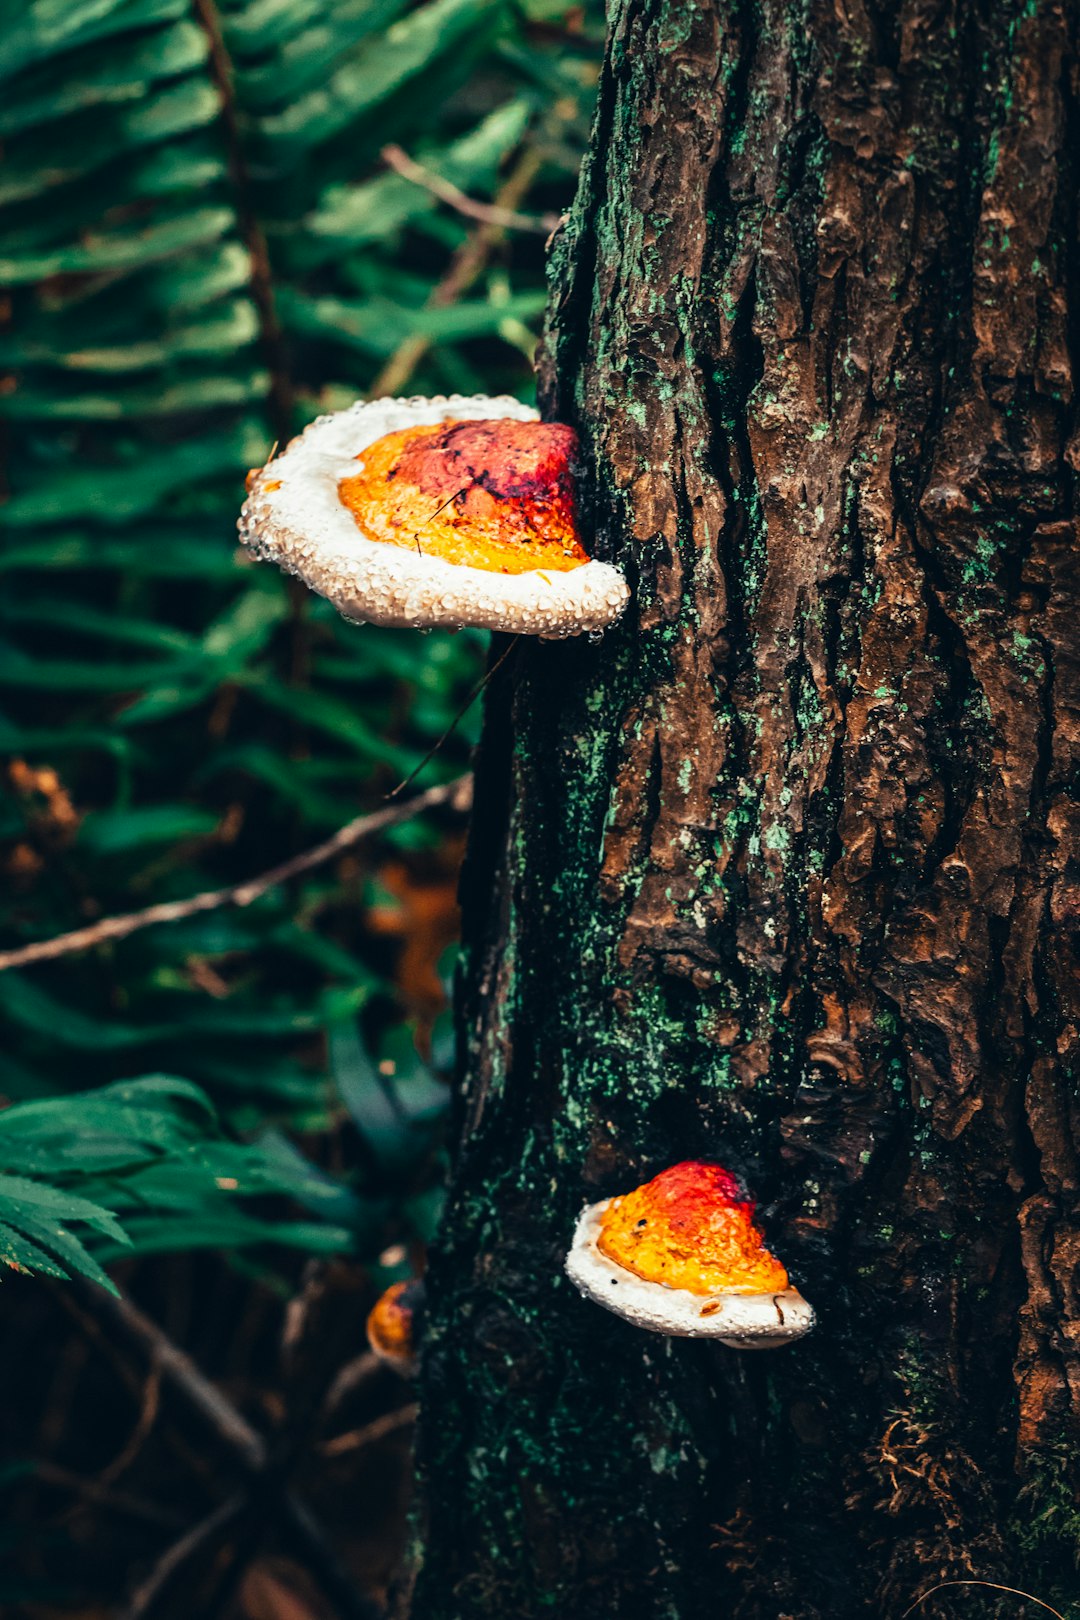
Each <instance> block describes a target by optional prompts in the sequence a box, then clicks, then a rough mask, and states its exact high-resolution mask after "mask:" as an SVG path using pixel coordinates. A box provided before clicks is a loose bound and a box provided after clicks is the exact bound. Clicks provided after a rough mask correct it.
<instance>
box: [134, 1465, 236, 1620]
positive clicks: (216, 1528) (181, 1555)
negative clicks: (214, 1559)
mask: <svg viewBox="0 0 1080 1620" xmlns="http://www.w3.org/2000/svg"><path fill="white" fill-rule="evenodd" d="M246 1507H247V1493H246V1492H245V1491H237V1492H236V1494H235V1495H233V1496H230V1497H228V1498H227V1499H226V1501H224V1502H222V1503H221V1504H220V1506H218V1507H216V1508H214V1510H213V1511H212V1512H211V1513H208V1514H207V1516H206V1518H204V1519H200V1520H199V1522H198V1524H194V1525H192V1527H191V1529H190V1530H185V1532H184V1534H183V1535H182V1536H180V1537H179V1538H178V1539H177V1540H176V1541H174V1542H173V1543H172V1544H171V1546H169V1547H167V1548H166V1549H165V1551H164V1552H163V1553H162V1555H161V1557H160V1558H159V1559H158V1560H157V1563H156V1564H155V1565H154V1567H153V1569H152V1570H151V1571H150V1573H149V1575H147V1577H146V1579H145V1580H143V1581H141V1582H140V1583H139V1585H138V1586H137V1587H136V1588H135V1590H134V1592H133V1593H132V1595H131V1601H130V1602H129V1604H128V1606H127V1608H126V1610H125V1611H124V1620H146V1616H147V1615H149V1614H151V1613H152V1612H153V1610H154V1609H155V1608H156V1607H157V1605H158V1603H159V1602H160V1601H161V1599H162V1598H163V1597H164V1596H165V1595H166V1593H167V1592H168V1590H169V1588H170V1587H171V1586H172V1585H173V1583H174V1582H175V1581H177V1580H178V1579H179V1577H180V1575H181V1574H183V1573H185V1572H186V1570H187V1567H188V1565H189V1564H190V1563H191V1562H192V1561H193V1559H195V1558H197V1557H198V1555H199V1554H200V1553H201V1552H203V1551H204V1549H207V1548H209V1547H211V1546H213V1544H214V1543H215V1542H216V1541H217V1540H218V1538H219V1537H220V1536H223V1535H225V1534H226V1533H227V1532H228V1531H229V1530H231V1529H232V1527H233V1525H234V1524H236V1523H237V1521H238V1520H239V1519H240V1518H241V1516H242V1515H243V1513H244V1510H245V1508H246Z"/></svg>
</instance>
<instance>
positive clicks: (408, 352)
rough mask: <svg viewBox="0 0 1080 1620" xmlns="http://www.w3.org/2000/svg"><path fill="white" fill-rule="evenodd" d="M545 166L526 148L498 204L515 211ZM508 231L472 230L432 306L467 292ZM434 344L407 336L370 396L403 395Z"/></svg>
mask: <svg viewBox="0 0 1080 1620" xmlns="http://www.w3.org/2000/svg"><path fill="white" fill-rule="evenodd" d="M542 167H543V159H542V158H541V156H540V154H539V152H538V151H537V150H536V148H535V147H533V146H529V147H526V148H525V150H524V151H523V152H522V154H521V156H520V157H519V158H518V160H517V162H516V163H515V164H514V167H513V168H512V169H511V171H510V173H509V174H508V175H507V177H506V180H505V182H504V184H503V185H501V186H500V187H499V190H498V191H497V192H496V194H495V206H496V207H498V208H503V209H507V210H509V211H510V212H513V211H514V209H515V208H516V206H517V204H518V203H519V202H522V201H523V200H524V198H525V197H526V196H527V195H528V191H529V187H530V186H531V185H532V183H533V181H534V180H535V179H536V176H537V175H538V174H539V172H540V170H541V168H542ZM505 236H506V232H505V230H504V229H503V227H502V226H501V225H492V224H486V225H480V226H478V227H477V229H476V230H475V231H472V232H470V234H469V236H468V238H467V239H466V240H465V241H464V242H463V243H462V244H461V246H460V247H459V248H458V250H457V252H456V253H455V254H454V256H453V258H452V259H451V260H450V265H449V268H448V269H447V271H446V274H445V275H444V276H443V278H442V280H441V281H440V282H439V284H438V286H437V287H436V288H435V289H434V291H433V292H432V294H431V296H430V298H429V299H428V301H427V302H428V307H429V308H431V309H447V308H449V307H450V305H451V304H456V303H457V301H458V299H459V298H461V297H462V295H463V294H464V293H466V292H468V290H469V288H470V287H471V286H472V285H473V283H474V281H476V280H477V278H478V277H479V275H480V272H481V271H482V270H483V268H484V266H485V264H486V263H487V261H488V259H489V257H490V256H491V252H492V250H493V249H494V248H496V247H497V246H498V245H499V243H500V242H502V241H503V240H504V238H505ZM430 347H431V339H430V338H429V337H425V336H424V335H423V333H421V332H414V333H413V334H412V336H411V337H407V338H406V339H405V341H404V342H403V343H401V344H400V345H399V346H398V348H397V349H395V351H394V353H393V354H392V355H391V356H390V358H389V360H388V361H387V362H386V364H385V366H384V367H383V369H382V370H381V371H380V372H379V374H378V376H377V377H376V378H375V380H374V382H373V383H372V384H371V390H370V397H371V398H372V399H378V398H379V397H380V395H382V394H400V393H401V392H402V391H403V390H404V388H405V386H406V384H407V383H408V381H409V378H410V377H411V376H412V374H413V372H414V371H415V370H416V368H417V366H418V365H419V364H420V362H421V360H422V359H423V358H424V356H425V354H426V353H427V351H428V350H429V349H430Z"/></svg>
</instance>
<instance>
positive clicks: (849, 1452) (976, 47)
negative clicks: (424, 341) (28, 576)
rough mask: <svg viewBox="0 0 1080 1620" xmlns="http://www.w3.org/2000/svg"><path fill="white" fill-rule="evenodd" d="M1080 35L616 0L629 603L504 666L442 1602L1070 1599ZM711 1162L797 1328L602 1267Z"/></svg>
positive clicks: (449, 1617) (1079, 743) (843, 4)
mask: <svg viewBox="0 0 1080 1620" xmlns="http://www.w3.org/2000/svg"><path fill="white" fill-rule="evenodd" d="M1077 23H1078V15H1077V5H1076V0H904V3H903V4H900V5H896V6H893V5H890V4H887V3H884V0H839V3H835V4H834V3H831V0H753V3H751V0H724V3H721V0H715V3H712V4H710V3H707V0H615V3H614V4H613V7H612V14H611V18H610V40H609V49H608V55H607V60H606V65H605V69H604V74H603V80H602V84H601V87H600V102H599V112H598V117H597V123H596V128H595V133H594V140H593V146H592V151H591V155H590V158H589V161H588V163H587V165H586V169H585V172H584V174H583V177H582V181H581V187H580V192H579V196H578V199H577V203H576V206H575V208H574V211H573V214H572V216H571V218H570V220H569V222H568V224H567V226H566V228H565V230H564V231H563V232H562V233H561V235H560V238H559V240H558V242H557V244H556V247H555V250H554V254H553V281H552V301H551V315H550V325H549V333H548V339H547V345H546V351H545V357H544V361H543V364H542V368H541V370H542V396H543V399H544V403H545V407H546V411H547V414H548V415H549V416H551V417H554V418H558V419H561V420H563V421H570V422H573V423H574V424H575V425H576V426H577V427H578V428H579V429H580V431H581V433H582V436H583V439H584V442H585V445H586V448H587V453H588V459H589V472H588V475H587V478H586V485H587V487H588V488H589V489H590V490H592V491H593V492H594V496H595V511H594V523H595V533H596V549H597V551H598V553H599V554H600V555H602V556H609V557H612V558H615V559H617V560H619V561H620V562H621V563H622V564H624V565H625V566H626V568H627V569H628V571H629V573H630V574H631V576H632V579H633V581H634V584H635V602H634V606H633V608H632V610H631V613H630V615H629V616H628V618H627V621H626V622H625V623H624V624H623V625H621V626H620V627H619V628H618V629H617V630H615V631H614V632H612V633H609V634H608V635H607V636H606V637H605V638H604V639H603V642H602V643H601V644H599V645H589V644H582V645H559V646H544V645H530V646H527V647H526V646H522V647H521V648H519V649H518V650H517V651H516V653H515V655H514V657H513V658H512V659H510V660H508V661H507V663H506V664H505V666H504V667H503V669H502V670H501V671H500V674H499V676H498V677H497V678H496V680H495V682H494V683H493V686H492V689H491V691H490V693H489V712H488V716H487V721H486V729H485V734H484V740H483V745H482V749H481V756H480V762H479V776H478V788H477V803H476V812H475V823H474V828H473V833H472V841H471V847H470V853H469V857H468V862H467V867H466V871H465V875H464V899H465V906H466V956H465V971H464V984H463V989H462V995H461V1003H460V1006H461V1020H462V1031H463V1042H464V1048H465V1060H464V1073H463V1080H462V1087H461V1093H460V1106H459V1119H458V1127H459V1136H458V1147H457V1155H456V1163H455V1167H454V1176H453V1184H452V1189H451V1196H450V1203H449V1212H448V1215H447V1219H446V1225H445V1230H444V1233H443V1236H442V1239H441V1242H440V1244H439V1246H438V1248H437V1250H436V1252H435V1254H434V1255H433V1257H432V1261H431V1265H430V1271H429V1279H430V1295H431V1300H432V1305H431V1320H430V1325H429V1342H428V1351H427V1360H426V1370H425V1376H424V1389H423V1393H424V1417H423V1425H422V1439H421V1452H420V1456H421V1468H422V1479H423V1486H424V1492H425V1508H424V1520H425V1525H424V1534H425V1542H424V1551H423V1557H422V1561H421V1565H420V1571H419V1576H418V1579H417V1582H416V1586H415V1591H414V1598H413V1614H414V1616H415V1617H416V1620H473V1617H481V1616H482V1617H491V1620H495V1617H498V1620H510V1617H513V1620H528V1617H531V1616H539V1615H541V1614H543V1615H551V1614H557V1615H558V1616H559V1617H560V1620H579V1617H580V1620H585V1617H588V1620H611V1617H616V1616H618V1617H623V1616H635V1617H636V1616H650V1617H679V1620H691V1617H692V1620H698V1617H705V1616H709V1617H715V1616H721V1615H724V1616H737V1617H754V1620H776V1617H777V1616H792V1617H797V1620H812V1617H813V1620H816V1617H821V1620H837V1617H842V1616H848V1615H852V1616H854V1615H860V1616H863V1615H865V1616H871V1615H873V1616H879V1615H895V1616H899V1615H900V1614H901V1613H902V1612H903V1610H904V1609H905V1608H906V1607H907V1605H908V1604H909V1603H911V1602H912V1601H913V1600H914V1599H915V1598H916V1597H917V1596H918V1595H919V1593H920V1592H922V1591H923V1590H925V1589H926V1588H927V1587H928V1586H930V1585H932V1584H933V1583H934V1582H935V1581H937V1580H942V1579H964V1578H971V1577H983V1578H986V1579H988V1580H995V1581H1005V1582H1007V1583H1008V1584H1010V1585H1014V1586H1022V1585H1024V1584H1025V1583H1029V1590H1034V1591H1036V1592H1038V1593H1039V1594H1040V1595H1041V1596H1042V1597H1043V1598H1045V1599H1048V1600H1054V1599H1055V1597H1056V1599H1057V1600H1058V1602H1059V1603H1060V1602H1061V1601H1062V1600H1063V1599H1066V1600H1067V1598H1068V1594H1069V1591H1070V1588H1072V1589H1073V1590H1075V1589H1076V1585H1077V1576H1076V1570H1075V1564H1074V1560H1075V1558H1076V1551H1077V1546H1078V1544H1080V1511H1078V1509H1077V1506H1076V1502H1077V1498H1076V1495H1075V1483H1076V1481H1075V1478H1074V1476H1075V1473H1076V1462H1075V1447H1076V1437H1077V1430H1078V1427H1080V1209H1078V1199H1080V1101H1078V1098H1077V1092H1076V1052H1077V1024H1076V1020H1077V1017H1078V1013H1080V1006H1078V1000H1080V997H1078V992H1077V978H1076V973H1075V970H1076V954H1075V945H1076V934H1075V929H1076V925H1077V919H1078V916H1080V867H1078V864H1077V862H1078V857H1080V836H1078V835H1080V809H1078V805H1077V798H1076V793H1075V790H1076V787H1077V782H1078V767H1080V671H1078V663H1077V654H1078V651H1080V625H1078V623H1077V621H1076V617H1075V613H1076V604H1077V583H1078V580H1077V576H1078V569H1080V565H1078V551H1077V533H1076V528H1075V526H1074V516H1075V506H1074V499H1075V482H1074V474H1075V472H1076V471H1077V470H1078V469H1080V439H1078V437H1077V435H1076V431H1075V426H1074V420H1073V416H1072V405H1071V399H1072V366H1073V361H1074V359H1075V357H1076V354H1077V349H1078V328H1077V322H1078V319H1080V286H1078V282H1077V275H1078V266H1080V259H1078V252H1077V200H1078V191H1077V178H1078V167H1080V120H1078V118H1077V93H1078V83H1077V74H1078V63H1077V54H1076V39H1077V32H1078V29H1077ZM692 1156H716V1157H719V1158H720V1159H722V1160H724V1161H725V1162H727V1163H728V1164H730V1165H732V1166H733V1167H734V1168H736V1169H737V1170H738V1171H740V1172H741V1173H742V1174H743V1175H744V1176H745V1178H746V1180H747V1182H748V1183H749V1185H750V1187H751V1188H752V1189H753V1190H754V1192H755V1193H756V1195H757V1196H758V1198H759V1199H760V1200H761V1203H762V1213H763V1216H764V1222H765V1226H766V1231H767V1234H768V1236H769V1238H770V1241H771V1243H772V1246H773V1247H774V1248H775V1249H776V1250H777V1251H778V1252H779V1253H780V1254H781V1256H782V1257H783V1258H784V1259H785V1260H786V1262H787V1263H788V1265H789V1268H790V1270H791V1272H792V1274H793V1277H794V1279H795V1280H796V1281H797V1283H798V1284H799V1285H800V1287H802V1289H803V1291H804V1292H805V1293H806V1294H807V1296H808V1297H809V1298H810V1299H811V1300H812V1301H813V1302H814V1304H815V1305H816V1306H817V1308H818V1311H819V1315H820V1326H819V1328H818V1330H817V1332H816V1333H815V1334H814V1335H812V1336H811V1337H810V1338H809V1339H807V1340H805V1341H803V1342H802V1343H801V1344H799V1345H797V1346H795V1347H793V1348H789V1349H786V1350H783V1351H777V1352H771V1353H769V1352H766V1353H762V1354H759V1355H756V1356H752V1355H746V1354H739V1353H737V1352H734V1351H730V1350H725V1349H717V1348H715V1347H709V1346H706V1345H703V1344H695V1343H687V1342H678V1341H668V1340H664V1339H661V1338H657V1337H654V1336H651V1335H649V1334H646V1333H643V1332H640V1331H637V1330H635V1329H634V1328H632V1327H630V1326H628V1325H627V1324H626V1323H624V1322H621V1321H619V1320H617V1319H616V1318H614V1317H612V1316H610V1315H608V1314H607V1313H605V1312H603V1311H601V1310H599V1309H598V1308H597V1307H595V1306H594V1305H591V1304H588V1303H586V1302H584V1301H582V1300H581V1299H579V1298H578V1297H577V1296H576V1295H575V1294H574V1292H573V1290H572V1289H571V1288H570V1287H569V1285H568V1284H567V1283H566V1281H565V1280H564V1279H563V1277H562V1276H561V1272H560V1265H561V1260H562V1255H563V1251H564V1249H565V1246H566V1243H567V1240H568V1238H569V1235H570V1232H571V1229H572V1225H573V1220H574V1217H575V1215H576V1213H577V1211H578V1209H579V1207H580V1205H581V1203H582V1202H583V1200H584V1199H585V1198H589V1199H594V1198H597V1197H601V1196H604V1195H607V1194H610V1193H612V1192H615V1191H620V1190H623V1191H624V1190H626V1189H628V1188H629V1187H631V1186H632V1185H635V1184H636V1183H638V1182H639V1181H641V1180H643V1179H645V1178H646V1177H647V1176H649V1175H651V1174H653V1173H655V1172H656V1171H657V1170H658V1169H660V1168H662V1167H663V1166H665V1165H667V1164H669V1163H671V1162H673V1161H675V1160H678V1159H682V1158H687V1157H692ZM961 1600H962V1603H963V1609H962V1610H961V1606H960V1604H961ZM999 1601H1001V1600H999ZM984 1603H985V1599H983V1598H982V1597H981V1596H980V1594H979V1593H978V1592H977V1591H974V1590H971V1589H968V1590H965V1591H964V1592H962V1593H961V1594H960V1597H959V1598H958V1597H957V1596H956V1594H951V1595H950V1594H947V1593H946V1594H941V1596H940V1597H939V1598H936V1599H934V1600H933V1602H932V1603H928V1604H926V1605H924V1607H923V1609H922V1610H921V1613H923V1614H930V1613H934V1612H937V1613H940V1614H945V1613H948V1614H959V1613H960V1612H964V1613H965V1614H975V1613H987V1612H996V1611H993V1610H992V1607H991V1608H987V1607H985V1606H983V1607H981V1606H980V1604H984ZM1009 1603H1010V1605H1011V1606H1010V1607H1009V1608H1008V1609H1007V1610H1006V1609H1004V1608H1003V1609H1001V1611H1000V1612H1002V1613H1005V1612H1008V1613H1009V1614H1017V1613H1018V1612H1020V1610H1019V1608H1018V1605H1017V1601H1016V1600H1015V1599H1010V1600H1009ZM935 1605H937V1607H936V1610H935ZM1023 1612H1027V1611H1026V1610H1025V1611H1023ZM1031 1612H1034V1611H1031Z"/></svg>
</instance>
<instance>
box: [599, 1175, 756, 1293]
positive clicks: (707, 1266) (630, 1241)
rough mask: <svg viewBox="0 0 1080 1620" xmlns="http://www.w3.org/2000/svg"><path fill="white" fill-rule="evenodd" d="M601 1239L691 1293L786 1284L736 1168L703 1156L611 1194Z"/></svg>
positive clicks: (614, 1254) (629, 1262) (637, 1267)
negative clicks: (734, 1172) (616, 1195)
mask: <svg viewBox="0 0 1080 1620" xmlns="http://www.w3.org/2000/svg"><path fill="white" fill-rule="evenodd" d="M596 1242H597V1247H598V1248H599V1249H600V1251H601V1253H602V1254H605V1255H606V1256H607V1258H608V1259H609V1260H614V1261H615V1263H616V1264H617V1265H620V1266H624V1267H625V1268H626V1270H627V1271H632V1272H633V1273H634V1274H635V1275H636V1276H638V1277H641V1278H643V1279H644V1280H645V1281H646V1282H655V1283H663V1284H664V1285H666V1286H667V1287H668V1288H684V1289H686V1290H687V1291H688V1292H689V1293H691V1294H718V1293H728V1294H776V1293H782V1292H783V1291H784V1289H786V1288H787V1286H788V1275H787V1272H786V1271H785V1270H784V1267H783V1266H782V1265H781V1264H780V1261H779V1260H777V1259H776V1258H775V1256H774V1255H771V1254H770V1253H769V1251H768V1249H767V1248H766V1247H765V1243H764V1240H763V1238H762V1236H761V1233H760V1232H759V1231H758V1229H757V1227H756V1226H755V1225H754V1205H753V1203H752V1202H751V1201H750V1200H749V1199H747V1198H745V1197H744V1196H743V1194H742V1192H741V1190H740V1187H739V1183H738V1182H737V1181H736V1179H735V1177H734V1176H733V1175H732V1174H731V1173H730V1171H728V1170H725V1169H724V1168H723V1167H722V1166H721V1165H719V1164H711V1163H708V1162H707V1161H705V1160H702V1159H688V1160H686V1161H685V1163H683V1164H675V1165H672V1167H671V1168H670V1169H669V1170H662V1171H661V1172H660V1174H659V1175H658V1176H654V1177H653V1179H652V1181H647V1182H646V1183H645V1185H644V1186H643V1187H638V1188H637V1190H636V1191H635V1192H632V1193H627V1194H626V1196H625V1197H623V1198H613V1199H612V1200H611V1203H610V1204H609V1205H608V1207H607V1210H606V1211H605V1213H604V1216H603V1219H602V1221H601V1224H600V1232H599V1235H598V1236H597V1240H596Z"/></svg>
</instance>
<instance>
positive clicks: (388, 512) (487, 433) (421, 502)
mask: <svg viewBox="0 0 1080 1620" xmlns="http://www.w3.org/2000/svg"><path fill="white" fill-rule="evenodd" d="M576 453H577V435H576V433H575V432H574V430H573V428H569V427H564V426H562V425H561V424H559V423H553V422H518V421H514V420H512V419H511V418H508V417H499V418H494V419H492V420H489V421H475V422H474V421H452V422H441V423H438V424H437V425H436V426H434V427H431V426H421V427H410V428H402V429H400V430H399V431H398V432H396V433H388V434H386V435H385V436H384V437H383V438H381V439H378V440H376V441H375V443H374V444H371V445H369V446H368V447H367V448H366V449H365V450H364V451H363V452H362V453H361V454H360V456H358V458H357V459H358V460H359V461H360V462H361V463H362V466H361V470H360V471H359V472H358V473H357V474H356V476H355V477H352V478H343V479H342V480H341V483H340V484H339V485H338V492H339V495H340V497H341V500H342V502H343V503H344V505H345V506H347V507H348V509H349V511H350V512H351V513H352V514H353V516H354V518H355V519H356V522H357V524H358V525H359V527H360V528H361V529H362V530H363V532H364V533H365V534H366V535H367V536H369V537H370V538H371V539H372V540H381V541H385V542H387V543H388V544H390V545H394V546H403V547H405V548H407V549H408V550H410V551H413V552H416V553H418V554H419V555H421V556H424V557H441V558H443V559H444V560H445V561H446V562H450V563H458V564H461V565H464V566H466V567H470V568H480V569H484V570H485V571H487V572H489V573H493V574H524V573H527V572H528V571H530V570H532V569H538V568H541V567H542V568H546V569H548V570H550V571H551V572H552V573H567V572H569V570H570V569H573V568H580V567H581V565H582V564H583V563H587V562H588V561H589V554H588V552H587V551H586V550H585V549H584V547H583V546H582V544H581V540H580V538H579V535H578V523H577V510H576V505H575V500H574V481H573V462H574V458H575V456H576Z"/></svg>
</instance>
